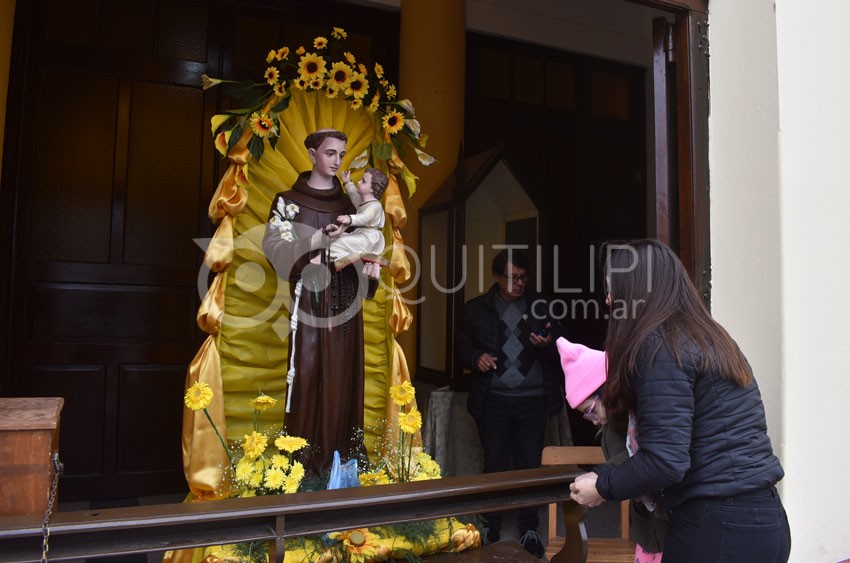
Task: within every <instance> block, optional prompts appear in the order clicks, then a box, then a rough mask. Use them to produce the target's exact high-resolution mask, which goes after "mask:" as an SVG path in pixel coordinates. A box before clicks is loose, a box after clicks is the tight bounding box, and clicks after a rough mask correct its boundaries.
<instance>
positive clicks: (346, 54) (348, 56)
mask: <svg viewBox="0 0 850 563" xmlns="http://www.w3.org/2000/svg"><path fill="white" fill-rule="evenodd" d="M342 56H343V57H345V60H347V61H348V64H350V65H353V64H354V63H356V62H357V59H355V58H354V55H352V54H351V53H349V52H348V51H346V52H344V53H343V54H342Z"/></svg>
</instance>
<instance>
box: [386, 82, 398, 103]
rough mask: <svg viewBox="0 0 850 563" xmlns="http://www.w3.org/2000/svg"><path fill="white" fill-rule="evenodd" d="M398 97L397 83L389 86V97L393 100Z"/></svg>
mask: <svg viewBox="0 0 850 563" xmlns="http://www.w3.org/2000/svg"><path fill="white" fill-rule="evenodd" d="M395 97H396V90H395V84H390V85H389V86H387V99H388V100H392V99H394V98H395Z"/></svg>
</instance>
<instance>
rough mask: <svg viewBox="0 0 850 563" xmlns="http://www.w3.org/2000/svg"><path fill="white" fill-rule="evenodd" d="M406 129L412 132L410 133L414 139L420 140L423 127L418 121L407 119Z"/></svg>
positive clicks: (405, 122)
mask: <svg viewBox="0 0 850 563" xmlns="http://www.w3.org/2000/svg"><path fill="white" fill-rule="evenodd" d="M404 127H405V129H409V130H410V132H411V133H412V134H413V138H414V139H418V138H419V133H421V131H422V126H421V125H419V121H418V120H416V119H405V120H404Z"/></svg>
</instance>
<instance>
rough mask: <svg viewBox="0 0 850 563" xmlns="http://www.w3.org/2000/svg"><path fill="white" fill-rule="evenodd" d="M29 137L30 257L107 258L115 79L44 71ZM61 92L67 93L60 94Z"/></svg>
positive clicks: (90, 259)
mask: <svg viewBox="0 0 850 563" xmlns="http://www.w3.org/2000/svg"><path fill="white" fill-rule="evenodd" d="M38 83H39V88H38V93H37V95H36V98H35V106H36V107H37V108H38V110H37V111H36V112H34V119H35V122H34V123H33V124H32V129H33V131H38V132H40V133H39V134H37V135H35V136H33V137H32V141H31V142H32V152H31V154H32V162H31V163H29V166H28V168H29V169H31V170H32V207H31V214H32V217H31V220H30V244H29V250H30V253H31V255H33V256H38V257H39V258H40V259H42V260H64V261H79V262H108V261H109V241H110V236H109V225H110V217H111V213H112V171H113V153H114V147H115V125H116V110H117V94H118V82H117V81H116V80H115V79H114V78H111V77H106V76H96V75H91V74H84V73H78V72H74V71H66V70H51V71H46V72H42V73H40V75H39V77H38ZM59 90H61V92H62V95H57V91H59Z"/></svg>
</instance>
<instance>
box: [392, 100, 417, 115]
mask: <svg viewBox="0 0 850 563" xmlns="http://www.w3.org/2000/svg"><path fill="white" fill-rule="evenodd" d="M396 103H397V104H398V105H399V106H401V108H402V109H403V110H404V111H406V112H407V113H409V114H410V115H416V110H415V109H413V102H411V101H410V100H406V99H405V100H399V101H398V102H396Z"/></svg>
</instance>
